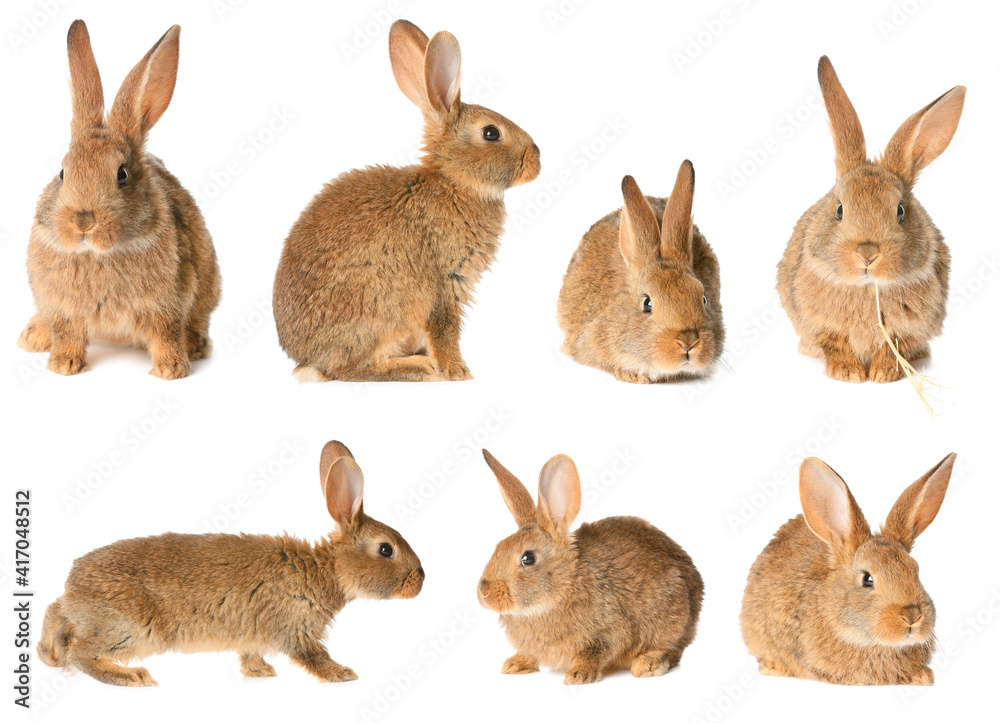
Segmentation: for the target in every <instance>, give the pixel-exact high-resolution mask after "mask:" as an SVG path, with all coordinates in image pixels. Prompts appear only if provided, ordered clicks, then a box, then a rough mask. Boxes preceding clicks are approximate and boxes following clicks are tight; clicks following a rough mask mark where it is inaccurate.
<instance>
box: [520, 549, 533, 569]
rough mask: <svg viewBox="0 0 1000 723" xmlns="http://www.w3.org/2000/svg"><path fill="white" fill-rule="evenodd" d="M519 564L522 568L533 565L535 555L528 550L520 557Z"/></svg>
mask: <svg viewBox="0 0 1000 723" xmlns="http://www.w3.org/2000/svg"><path fill="white" fill-rule="evenodd" d="M521 564H522V565H523V566H524V567H528V566H529V565H534V564H535V553H533V552H532V551H531V550H528V551H527V552H526V553H524V554H523V555H521Z"/></svg>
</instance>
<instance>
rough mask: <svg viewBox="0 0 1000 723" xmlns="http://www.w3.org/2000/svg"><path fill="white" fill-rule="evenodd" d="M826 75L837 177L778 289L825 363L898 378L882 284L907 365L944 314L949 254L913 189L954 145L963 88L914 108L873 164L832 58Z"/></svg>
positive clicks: (804, 349) (822, 76) (807, 346)
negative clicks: (887, 339)
mask: <svg viewBox="0 0 1000 723" xmlns="http://www.w3.org/2000/svg"><path fill="white" fill-rule="evenodd" d="M819 83H820V87H821V88H822V91H823V101H824V103H825V104H826V111H827V115H828V116H829V118H830V131H831V133H832V134H833V145H834V149H835V151H836V167H837V181H836V183H835V184H834V187H833V188H832V189H831V190H830V192H829V193H827V194H826V195H825V196H823V198H821V199H820V200H819V201H817V202H816V203H815V204H814V205H813V206H812V208H810V209H809V210H808V211H806V212H805V213H804V214H803V215H802V218H800V219H799V222H798V223H797V224H796V225H795V230H794V231H793V232H792V238H791V240H789V242H788V247H787V248H786V249H785V254H784V256H783V257H782V258H781V262H780V263H779V264H778V292H779V293H780V295H781V303H782V305H783V306H784V307H785V311H786V312H787V313H788V316H789V317H790V318H791V320H792V324H793V326H794V327H795V331H796V332H798V334H799V336H800V337H801V340H800V342H799V351H800V352H801V353H803V354H808V355H809V356H814V357H817V358H819V359H823V360H824V361H825V362H826V373H827V375H828V376H830V377H832V378H833V379H839V380H842V381H848V382H863V381H866V380H869V381H874V382H894V381H896V380H898V379H902V378H903V375H904V372H903V369H902V368H901V365H900V364H898V362H897V360H896V357H895V355H894V354H893V352H892V349H891V348H890V347H889V345H888V344H886V342H885V337H884V336H883V335H882V332H881V330H880V329H879V328H878V325H877V322H878V311H877V308H876V303H875V286H874V283H875V282H877V283H878V288H879V297H880V302H881V310H882V323H883V324H884V326H885V328H886V330H887V331H888V333H889V336H890V338H892V339H893V342H894V343H895V344H896V345H897V347H898V349H899V352H900V354H901V355H902V356H903V357H904V358H905V359H906V360H907V361H909V362H913V361H915V360H917V359H922V358H924V357H926V356H928V355H929V354H930V347H929V342H930V340H931V339H932V338H934V337H935V336H937V335H939V334H940V333H941V326H942V324H943V322H944V317H945V304H946V302H947V300H948V270H949V265H950V260H951V256H950V254H949V253H948V247H947V246H946V245H945V243H944V237H943V236H942V235H941V232H940V231H938V230H937V227H935V226H934V223H933V221H931V217H930V216H929V215H928V214H927V212H926V211H925V210H924V207H923V206H921V205H920V203H919V202H918V201H917V199H916V198H914V197H913V185H914V184H915V183H916V182H917V176H918V174H919V173H920V171H921V170H922V169H923V168H925V167H926V166H927V165H928V164H930V162H931V161H933V160H934V159H935V158H937V157H938V156H939V155H941V154H942V153H943V152H944V149H945V148H947V147H948V144H949V143H951V139H952V137H953V136H954V135H955V130H956V129H957V128H958V120H959V118H961V116H962V106H963V105H964V103H965V88H964V87H962V86H960V85H959V86H956V87H955V88H952V89H951V90H949V91H948V92H947V93H945V94H944V95H942V96H941V97H940V98H938V99H937V100H935V101H934V102H932V103H931V104H930V105H928V106H926V107H925V108H923V109H922V110H919V111H917V112H916V113H914V114H913V115H912V116H910V117H909V119H907V121H906V122H905V123H903V125H901V126H900V127H899V130H897V131H896V134H895V135H894V136H893V137H892V140H890V141H889V145H888V146H886V148H885V152H884V153H883V154H882V157H881V158H878V159H876V160H875V161H870V160H869V159H868V154H867V151H866V149H865V136H864V133H863V132H862V130H861V122H860V121H859V120H858V116H857V113H855V112H854V106H853V105H851V101H850V100H849V99H848V97H847V94H846V93H845V92H844V88H843V86H841V84H840V80H839V79H838V78H837V73H836V72H835V71H834V69H833V65H832V64H831V63H830V61H829V59H828V58H827V57H826V56H823V57H822V58H820V60H819Z"/></svg>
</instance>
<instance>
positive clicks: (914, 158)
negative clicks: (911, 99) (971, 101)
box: [882, 85, 965, 186]
mask: <svg viewBox="0 0 1000 723" xmlns="http://www.w3.org/2000/svg"><path fill="white" fill-rule="evenodd" d="M964 106H965V86H962V85H959V86H956V87H954V88H952V89H951V90H949V91H948V92H947V93H945V94H944V95H942V96H941V97H940V98H938V99H937V100H935V101H934V102H933V103H931V104H930V105H928V106H927V107H925V108H923V109H922V110H919V111H917V112H916V113H914V114H913V115H911V116H910V117H909V118H908V119H907V120H906V122H905V123H903V125H901V126H900V127H899V130H897V131H896V133H895V134H894V135H893V136H892V140H890V141H889V145H887V146H886V147H885V153H884V154H883V157H882V165H884V166H885V167H886V168H888V169H889V170H890V171H892V172H893V173H895V174H896V175H897V176H899V177H900V178H902V179H903V182H904V183H906V184H907V185H908V186H909V185H913V184H914V183H915V182H916V180H917V176H918V175H919V174H920V171H921V170H922V169H923V168H925V167H926V166H928V165H930V162H931V161H933V160H934V159H935V158H937V157H938V156H940V155H941V154H942V153H944V149H945V148H947V147H948V144H949V143H951V139H952V138H954V136H955V131H956V130H958V121H959V119H960V118H961V117H962V108H963V107H964Z"/></svg>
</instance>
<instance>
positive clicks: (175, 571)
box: [38, 442, 424, 686]
mask: <svg viewBox="0 0 1000 723" xmlns="http://www.w3.org/2000/svg"><path fill="white" fill-rule="evenodd" d="M320 488H321V490H322V492H323V495H324V497H325V498H326V506H327V509H328V510H329V512H330V515H331V516H332V517H333V519H334V521H335V522H336V523H337V527H336V529H335V530H334V531H333V532H332V533H331V534H330V536H329V538H327V539H324V540H321V541H320V542H318V543H315V544H311V543H308V542H305V541H303V540H299V539H296V538H294V537H289V536H288V535H280V536H277V537H272V536H268V535H246V534H244V535H224V534H206V535H178V534H174V533H168V534H165V535H159V536H157V537H142V538H137V539H132V540H120V541H119V542H115V543H112V544H110V545H108V546H107V547H102V548H100V549H98V550H94V551H93V552H90V553H88V554H86V555H84V556H83V557H81V558H80V559H78V560H77V561H76V562H74V563H73V569H72V570H70V573H69V577H68V578H67V580H66V591H65V592H64V593H63V595H62V597H60V598H59V599H58V600H56V601H55V602H54V603H52V604H51V605H49V608H48V610H47V611H46V612H45V622H44V624H43V626H42V635H41V639H40V641H39V643H38V657H39V658H40V659H41V660H42V661H43V662H44V663H46V664H48V665H53V666H56V667H68V668H75V669H79V670H82V671H83V672H84V673H86V674H87V675H90V676H91V677H93V678H96V679H97V680H99V681H101V682H102V683H109V684H111V685H126V686H148V685H156V681H155V680H153V678H152V677H151V676H150V675H149V671H147V670H146V669H145V668H126V667H122V665H120V664H119V663H126V664H127V663H128V662H129V661H130V660H133V659H136V658H145V657H147V656H149V655H154V654H156V653H163V652H166V651H169V650H173V651H177V652H182V653H193V652H207V651H223V650H233V651H235V652H237V653H239V655H240V669H241V670H242V671H243V674H244V675H246V676H249V677H269V676H273V675H275V672H274V668H272V667H271V666H270V665H269V664H268V663H267V662H266V661H265V660H264V658H263V656H264V655H267V654H272V653H284V654H285V655H287V656H289V657H290V658H291V659H292V660H293V661H294V662H296V663H298V664H299V665H301V666H302V667H303V668H305V669H306V670H307V671H309V672H310V673H312V674H313V675H315V676H316V677H317V678H319V679H320V680H325V681H330V682H339V681H343V680H354V679H355V678H357V675H355V673H354V671H353V670H351V669H350V668H348V667H346V666H344V665H341V664H340V663H337V662H335V661H334V660H332V659H331V658H330V655H329V653H327V651H326V647H325V646H324V645H323V639H324V638H325V637H326V628H327V626H328V625H329V624H330V623H331V622H332V621H333V618H334V616H335V615H336V614H337V613H338V612H340V610H341V608H343V607H344V605H346V604H347V603H349V602H351V601H352V600H356V599H358V598H370V599H376V600H385V599H389V598H412V597H414V596H416V595H417V593H419V592H420V588H421V586H422V585H423V581H424V570H423V568H422V567H421V566H420V560H418V559H417V556H416V555H415V554H414V552H413V550H412V549H410V546H409V545H408V544H407V543H406V540H404V539H403V538H402V537H401V536H400V535H399V533H398V532H396V531H395V530H393V529H392V528H390V527H388V526H386V525H383V524H382V523H381V522H376V521H375V520H373V519H372V518H371V517H368V515H366V514H365V513H364V511H363V510H362V494H363V492H364V477H363V476H362V474H361V469H360V468H359V467H358V465H357V463H356V462H355V461H354V457H353V456H352V455H351V453H350V451H349V450H348V449H347V447H345V446H344V445H342V444H340V443H339V442H328V443H327V444H326V446H325V447H323V453H322V455H321V457H320Z"/></svg>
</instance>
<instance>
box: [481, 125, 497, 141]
mask: <svg viewBox="0 0 1000 723" xmlns="http://www.w3.org/2000/svg"><path fill="white" fill-rule="evenodd" d="M483 140H485V141H491V142H492V141H498V140H500V129H499V128H497V127H496V126H486V127H485V128H483Z"/></svg>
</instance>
